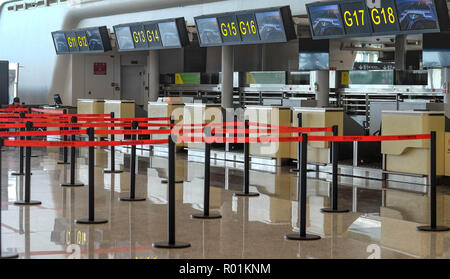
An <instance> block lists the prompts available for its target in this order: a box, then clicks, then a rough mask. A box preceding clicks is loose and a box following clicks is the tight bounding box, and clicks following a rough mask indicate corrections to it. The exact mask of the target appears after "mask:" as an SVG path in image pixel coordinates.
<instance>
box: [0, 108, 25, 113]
mask: <svg viewBox="0 0 450 279" xmlns="http://www.w3.org/2000/svg"><path fill="white" fill-rule="evenodd" d="M0 111H7V112H13V111H14V112H24V111H28V109H27V108H4V109H0Z"/></svg>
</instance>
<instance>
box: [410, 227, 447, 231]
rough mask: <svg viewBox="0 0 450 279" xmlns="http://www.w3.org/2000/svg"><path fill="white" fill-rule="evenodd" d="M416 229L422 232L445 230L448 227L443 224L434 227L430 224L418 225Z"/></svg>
mask: <svg viewBox="0 0 450 279" xmlns="http://www.w3.org/2000/svg"><path fill="white" fill-rule="evenodd" d="M417 230H418V231H422V232H446V231H449V230H450V228H448V227H444V226H436V227H434V228H433V227H431V226H420V227H417Z"/></svg>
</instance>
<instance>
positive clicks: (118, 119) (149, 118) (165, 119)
mask: <svg viewBox="0 0 450 279" xmlns="http://www.w3.org/2000/svg"><path fill="white" fill-rule="evenodd" d="M78 121H105V122H122V121H142V122H147V121H170V118H169V117H141V118H89V117H79V118H78Z"/></svg>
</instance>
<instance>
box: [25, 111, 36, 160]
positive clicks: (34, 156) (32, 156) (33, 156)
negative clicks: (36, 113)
mask: <svg viewBox="0 0 450 279" xmlns="http://www.w3.org/2000/svg"><path fill="white" fill-rule="evenodd" d="M32 112H33V111H32V110H31V108H28V113H30V114H31V113H32ZM30 157H31V158H37V157H39V156H38V155H33V154H31V155H30Z"/></svg>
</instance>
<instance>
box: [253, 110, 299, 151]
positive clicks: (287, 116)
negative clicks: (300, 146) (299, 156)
mask: <svg viewBox="0 0 450 279" xmlns="http://www.w3.org/2000/svg"><path fill="white" fill-rule="evenodd" d="M245 118H246V119H248V120H249V121H250V122H253V123H260V124H270V125H275V126H277V125H279V126H291V109H290V108H289V107H283V106H247V108H246V109H245ZM250 128H251V129H256V128H257V127H255V126H252V125H250ZM260 128H261V129H264V128H265V126H261V127H260ZM278 135H279V136H280V137H289V136H290V134H289V133H287V134H278V132H277V131H274V132H272V133H265V132H263V133H259V134H254V133H250V134H249V136H250V138H258V137H259V138H264V137H278ZM290 151H291V150H290V143H289V142H268V143H250V155H251V156H257V157H269V158H277V159H289V155H290Z"/></svg>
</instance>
